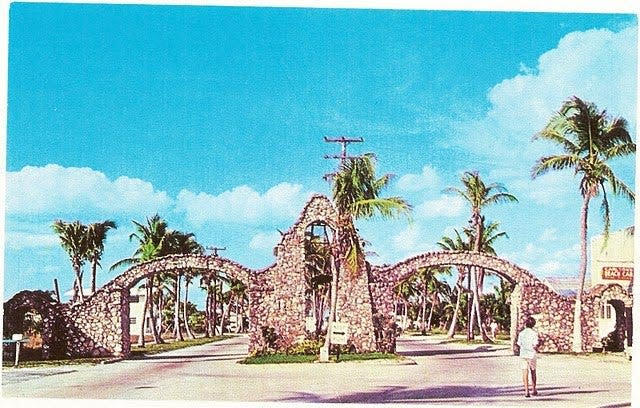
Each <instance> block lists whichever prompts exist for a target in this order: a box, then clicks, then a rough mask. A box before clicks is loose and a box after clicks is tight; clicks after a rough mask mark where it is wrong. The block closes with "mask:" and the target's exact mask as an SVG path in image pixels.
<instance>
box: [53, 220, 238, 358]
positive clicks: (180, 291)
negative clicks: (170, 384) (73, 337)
mask: <svg viewBox="0 0 640 408" xmlns="http://www.w3.org/2000/svg"><path fill="white" fill-rule="evenodd" d="M132 222H133V224H134V226H135V232H134V233H132V234H131V235H130V236H129V239H130V240H132V241H136V242H137V244H138V245H137V248H136V250H135V252H134V254H133V255H132V256H131V257H129V258H125V259H122V260H120V261H118V262H116V263H115V264H114V265H112V266H111V268H110V270H115V269H118V268H121V267H127V266H132V265H136V264H138V263H141V262H146V261H150V260H153V259H156V258H159V257H162V256H166V255H171V254H202V253H204V248H203V246H202V245H200V244H199V243H198V242H197V241H196V239H195V236H194V234H192V233H184V232H181V231H177V230H171V229H169V228H168V226H167V222H166V221H165V220H164V219H162V218H161V217H160V216H159V215H157V214H156V215H154V216H152V217H147V219H146V223H141V222H138V221H132ZM52 228H53V230H54V231H55V232H56V234H57V235H58V237H59V239H60V242H61V244H62V247H63V248H64V249H65V250H66V251H67V253H68V254H69V258H70V260H71V265H72V268H73V271H74V274H75V280H74V284H73V293H74V295H73V299H72V301H73V302H74V303H77V302H84V300H85V293H84V291H83V286H82V278H83V265H84V263H85V262H90V263H91V270H92V281H91V292H92V293H94V292H95V289H96V271H97V268H98V267H101V265H100V260H101V257H102V254H103V252H104V242H105V240H106V234H107V232H108V231H109V230H110V229H113V228H116V224H115V222H113V221H110V220H107V221H103V222H99V223H93V224H89V225H84V224H82V223H81V222H80V221H73V222H65V221H62V220H56V221H55V222H54V223H53V225H52ZM198 276H199V271H198V270H190V269H187V270H178V271H175V272H170V271H166V272H162V273H159V274H156V275H152V276H149V277H147V278H145V282H144V283H143V284H142V285H141V288H143V289H144V290H145V303H144V306H143V318H142V322H141V325H140V336H139V337H138V339H139V340H138V344H139V345H140V346H144V345H145V333H146V330H147V327H146V325H147V316H148V317H149V318H150V319H149V320H150V324H149V326H150V327H149V329H151V333H152V335H153V338H154V341H155V342H157V343H163V342H164V340H163V335H167V334H170V335H172V336H173V337H174V338H175V339H177V340H183V339H184V337H185V334H186V336H187V337H188V338H195V334H194V332H193V330H192V325H193V324H199V323H200V322H198V321H197V320H198V319H197V316H198V313H197V311H196V309H195V305H194V304H193V303H191V302H189V287H190V286H191V284H192V283H193V280H194V279H195V278H196V277H198ZM200 287H201V288H202V289H204V290H205V291H206V292H207V298H206V304H205V311H204V319H203V320H204V322H202V324H199V325H200V326H202V330H203V331H204V334H205V335H206V336H213V335H215V334H217V333H220V334H221V333H222V332H223V330H224V328H225V327H226V325H227V323H228V322H229V320H230V314H231V310H232V309H235V315H236V316H243V315H244V314H246V305H247V302H248V299H247V294H246V287H245V285H244V284H243V283H242V282H240V281H238V280H235V279H231V278H229V277H227V276H226V275H225V274H224V273H223V272H217V273H211V272H209V271H208V272H207V274H202V275H201V276H200ZM225 287H226V288H228V289H227V290H225ZM237 320H238V322H237V330H242V329H243V328H244V327H243V322H244V320H243V319H242V318H238V319H237ZM183 333H184V334H183Z"/></svg>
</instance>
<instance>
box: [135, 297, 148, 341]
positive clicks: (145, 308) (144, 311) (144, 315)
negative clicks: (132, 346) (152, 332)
mask: <svg viewBox="0 0 640 408" xmlns="http://www.w3.org/2000/svg"><path fill="white" fill-rule="evenodd" d="M149 301H150V299H149V296H145V299H144V306H143V307H142V321H141V322H140V337H138V346H139V347H144V346H145V343H146V342H145V338H144V328H145V324H146V322H147V313H148V312H149Z"/></svg>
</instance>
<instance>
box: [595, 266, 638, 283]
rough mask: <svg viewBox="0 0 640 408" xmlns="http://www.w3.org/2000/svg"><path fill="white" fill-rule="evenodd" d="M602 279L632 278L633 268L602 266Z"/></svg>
mask: <svg viewBox="0 0 640 408" xmlns="http://www.w3.org/2000/svg"><path fill="white" fill-rule="evenodd" d="M602 279H616V280H629V281H630V280H633V268H628V267H620V266H605V267H603V268H602Z"/></svg>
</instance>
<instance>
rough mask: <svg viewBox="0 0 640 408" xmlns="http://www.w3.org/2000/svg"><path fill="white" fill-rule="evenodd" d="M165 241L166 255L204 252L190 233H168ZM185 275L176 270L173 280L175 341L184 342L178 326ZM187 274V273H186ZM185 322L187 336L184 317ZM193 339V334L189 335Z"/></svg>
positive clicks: (186, 290)
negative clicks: (182, 279) (182, 282)
mask: <svg viewBox="0 0 640 408" xmlns="http://www.w3.org/2000/svg"><path fill="white" fill-rule="evenodd" d="M166 240H167V253H168V254H183V255H186V254H202V253H203V252H204V248H203V247H202V245H200V244H198V242H197V241H196V240H195V235H194V234H192V233H187V234H185V233H183V232H180V231H170V232H168V233H167V236H166ZM184 274H185V271H182V270H178V271H177V273H176V278H175V296H176V303H175V305H174V307H175V310H174V319H175V322H174V329H175V335H176V339H177V340H184V337H183V336H182V329H181V326H180V298H181V293H180V292H181V291H180V289H181V278H182V276H183V275H184ZM187 274H188V271H187ZM185 292H187V294H188V283H187V284H186V288H185ZM186 305H187V299H185V303H184V307H185V308H186ZM183 314H184V315H186V309H185V310H184V311H183ZM183 320H185V330H186V331H187V335H189V333H190V332H191V329H190V328H189V323H188V319H186V317H184V318H183ZM189 336H190V337H193V334H190V335H189Z"/></svg>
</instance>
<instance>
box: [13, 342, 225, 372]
mask: <svg viewBox="0 0 640 408" xmlns="http://www.w3.org/2000/svg"><path fill="white" fill-rule="evenodd" d="M232 337H235V336H233V335H223V336H215V337H200V338H197V339H193V340H191V339H189V340H184V341H171V342H167V343H162V344H155V343H152V344H147V345H146V346H145V347H137V346H132V347H131V354H130V355H129V357H127V358H128V359H133V360H135V359H141V358H144V357H146V356H150V355H153V354H158V353H163V352H165V351H171V350H178V349H181V348H185V347H191V346H199V345H201V344H207V343H213V342H216V341H220V340H224V339H229V338H232ZM113 359H114V357H94V358H65V359H59V360H20V363H19V364H18V367H20V368H22V367H25V368H32V367H59V366H67V365H81V364H89V365H96V364H101V363H103V362H105V361H110V360H113ZM13 363H14V360H13V358H9V359H3V360H2V367H3V368H7V367H13Z"/></svg>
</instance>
